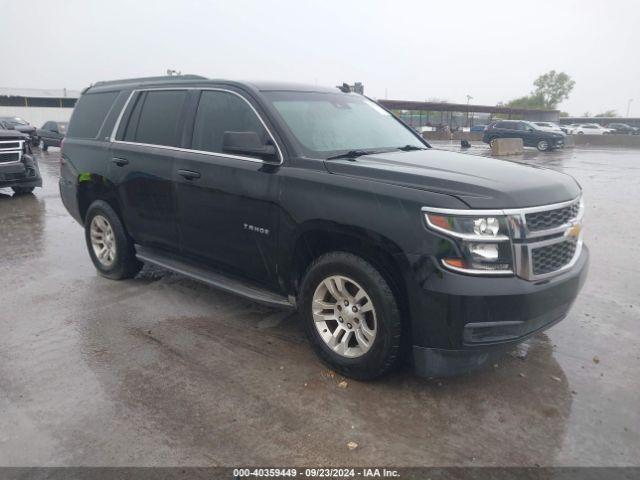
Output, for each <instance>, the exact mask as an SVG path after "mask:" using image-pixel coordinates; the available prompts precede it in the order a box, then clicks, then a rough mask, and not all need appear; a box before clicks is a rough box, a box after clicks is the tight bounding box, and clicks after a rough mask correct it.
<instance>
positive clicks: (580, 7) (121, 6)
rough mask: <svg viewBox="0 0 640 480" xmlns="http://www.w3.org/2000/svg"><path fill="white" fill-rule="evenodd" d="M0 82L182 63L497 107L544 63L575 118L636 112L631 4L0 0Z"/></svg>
mask: <svg viewBox="0 0 640 480" xmlns="http://www.w3.org/2000/svg"><path fill="white" fill-rule="evenodd" d="M0 7H1V13H0V31H1V32H2V38H3V46H2V48H0V65H1V67H0V87H24V88H27V87H30V88H63V87H66V88H69V89H81V88H84V87H85V86H88V85H89V84H90V83H92V82H95V81H98V80H108V79H114V78H126V77H137V76H148V75H159V74H163V73H164V72H165V71H166V69H167V68H174V69H177V70H181V71H182V72H183V73H197V74H201V75H204V76H207V77H217V78H232V79H265V80H286V81H295V82H304V83H311V84H314V83H317V84H319V85H329V86H332V85H336V84H338V83H342V82H343V81H347V82H354V81H361V82H363V83H364V85H365V93H366V94H368V95H370V96H373V97H376V98H385V95H386V97H387V98H389V99H402V100H425V99H433V98H438V99H442V100H448V101H450V102H460V103H464V102H466V95H467V94H469V95H472V96H473V100H472V101H471V103H476V104H484V105H495V104H496V102H499V101H508V100H510V99H512V98H514V97H518V96H521V95H525V94H528V93H529V92H530V91H531V90H532V88H533V85H532V83H533V80H534V79H535V78H536V77H537V76H538V75H540V74H541V73H544V72H546V71H548V70H551V69H555V70H558V71H564V72H566V73H568V74H569V75H570V76H571V77H572V78H573V79H574V80H575V81H576V86H575V88H574V90H573V92H572V94H571V97H570V98H569V100H567V101H565V102H564V103H563V104H562V105H561V109H562V110H566V111H568V112H570V113H571V114H573V115H580V114H582V113H584V112H586V111H589V112H591V113H592V114H595V113H599V112H601V111H603V110H608V109H615V110H617V111H618V113H620V114H622V115H624V114H625V113H626V109H627V102H628V100H629V99H630V98H633V99H634V102H633V103H632V104H631V114H632V115H634V114H635V115H636V116H640V48H639V47H640V39H639V37H638V29H639V28H640V2H638V1H616V0H582V1H579V0H576V1H573V0H556V1H548V2H546V1H541V0H518V1H513V0H511V1H498V2H492V1H488V0H474V1H452V0H442V1H439V2H433V1H427V0H422V1H400V0H396V1H349V0H343V1H333V0H329V1H327V0H324V1H317V2H311V1H304V0H286V1H276V0H273V1H266V0H262V1H244V0H243V1H239V0H234V1H213V0H210V1H195V0H190V1H180V0H155V1H151V0H130V1H122V0H102V1H93V0H65V1H60V2H52V1H51V0H47V1H41V0H30V1H28V2H21V1H8V0H1V1H0Z"/></svg>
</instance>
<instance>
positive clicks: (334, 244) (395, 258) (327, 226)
mask: <svg viewBox="0 0 640 480" xmlns="http://www.w3.org/2000/svg"><path fill="white" fill-rule="evenodd" d="M292 245H293V248H292V250H289V252H291V253H290V254H289V255H287V257H288V259H289V260H288V268H286V269H284V271H288V272H289V278H288V285H287V287H288V288H287V290H288V291H290V292H292V293H293V294H294V295H297V294H298V293H299V290H300V286H301V283H302V279H303V277H304V274H305V272H306V271H307V269H308V268H309V266H310V265H311V263H312V262H313V261H314V260H315V259H316V258H318V257H320V256H321V255H323V254H325V253H329V252H338V251H340V252H347V253H351V254H354V255H357V256H359V257H361V258H363V259H364V260H366V261H368V262H369V263H371V264H372V265H373V266H374V267H375V268H376V269H377V270H378V271H379V272H380V273H381V274H382V276H383V277H384V278H385V279H386V280H387V281H388V282H389V286H390V287H391V289H392V290H393V292H394V294H395V295H396V296H397V298H398V303H399V307H400V308H401V310H404V305H407V301H406V300H407V289H406V282H405V272H407V271H408V269H409V268H410V267H409V261H408V259H407V257H406V255H405V254H404V252H403V251H402V249H401V248H400V247H399V246H398V244H397V243H395V242H394V241H393V240H391V239H389V238H387V237H385V236H383V235H380V234H378V233H376V232H373V231H370V230H367V229H364V228H359V227H354V226H346V225H340V224H336V223H333V222H326V221H309V222H307V223H306V224H304V225H302V226H301V228H300V229H299V230H298V232H297V233H296V235H295V236H294V237H293V242H292ZM403 313H407V312H404V311H403Z"/></svg>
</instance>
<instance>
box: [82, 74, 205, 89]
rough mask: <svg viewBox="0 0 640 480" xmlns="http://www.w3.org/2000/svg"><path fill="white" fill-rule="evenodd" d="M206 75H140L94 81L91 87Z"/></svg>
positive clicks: (199, 78) (178, 79) (196, 78)
mask: <svg viewBox="0 0 640 480" xmlns="http://www.w3.org/2000/svg"><path fill="white" fill-rule="evenodd" d="M206 79H207V78H206V77H203V76H201V75H162V76H160V77H140V78H124V79H121V80H107V81H103V82H96V83H94V84H93V85H91V87H104V86H108V85H126V84H129V83H141V82H157V81H161V80H171V81H173V82H176V81H180V80H206Z"/></svg>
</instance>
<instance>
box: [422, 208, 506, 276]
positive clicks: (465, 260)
mask: <svg viewBox="0 0 640 480" xmlns="http://www.w3.org/2000/svg"><path fill="white" fill-rule="evenodd" d="M470 213H471V214H470V215H466V214H459V213H455V214H453V213H450V212H447V211H446V210H437V209H433V210H431V211H425V214H424V215H425V219H426V221H427V225H428V226H429V228H431V229H432V230H435V231H438V232H440V233H443V234H445V235H447V236H448V237H450V239H451V241H453V242H454V244H455V245H456V246H457V247H458V248H457V250H456V251H454V250H451V251H448V252H446V253H445V254H443V255H442V256H441V257H440V258H439V260H440V262H441V263H442V264H443V265H444V266H445V267H447V268H450V269H452V270H455V271H460V272H464V273H471V274H501V275H505V274H508V275H511V274H513V259H512V249H511V242H510V237H509V227H508V225H507V219H506V217H505V216H504V215H502V214H500V215H497V214H494V212H486V214H485V212H482V211H479V212H477V213H472V212H470ZM500 213H501V212H500Z"/></svg>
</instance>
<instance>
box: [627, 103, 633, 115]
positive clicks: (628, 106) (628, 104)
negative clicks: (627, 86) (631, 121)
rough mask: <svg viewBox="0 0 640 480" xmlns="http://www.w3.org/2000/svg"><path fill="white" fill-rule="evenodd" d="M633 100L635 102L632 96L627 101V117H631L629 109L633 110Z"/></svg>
mask: <svg viewBox="0 0 640 480" xmlns="http://www.w3.org/2000/svg"><path fill="white" fill-rule="evenodd" d="M631 102H633V98H630V99H629V101H628V102H627V118H629V111H630V110H631Z"/></svg>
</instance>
